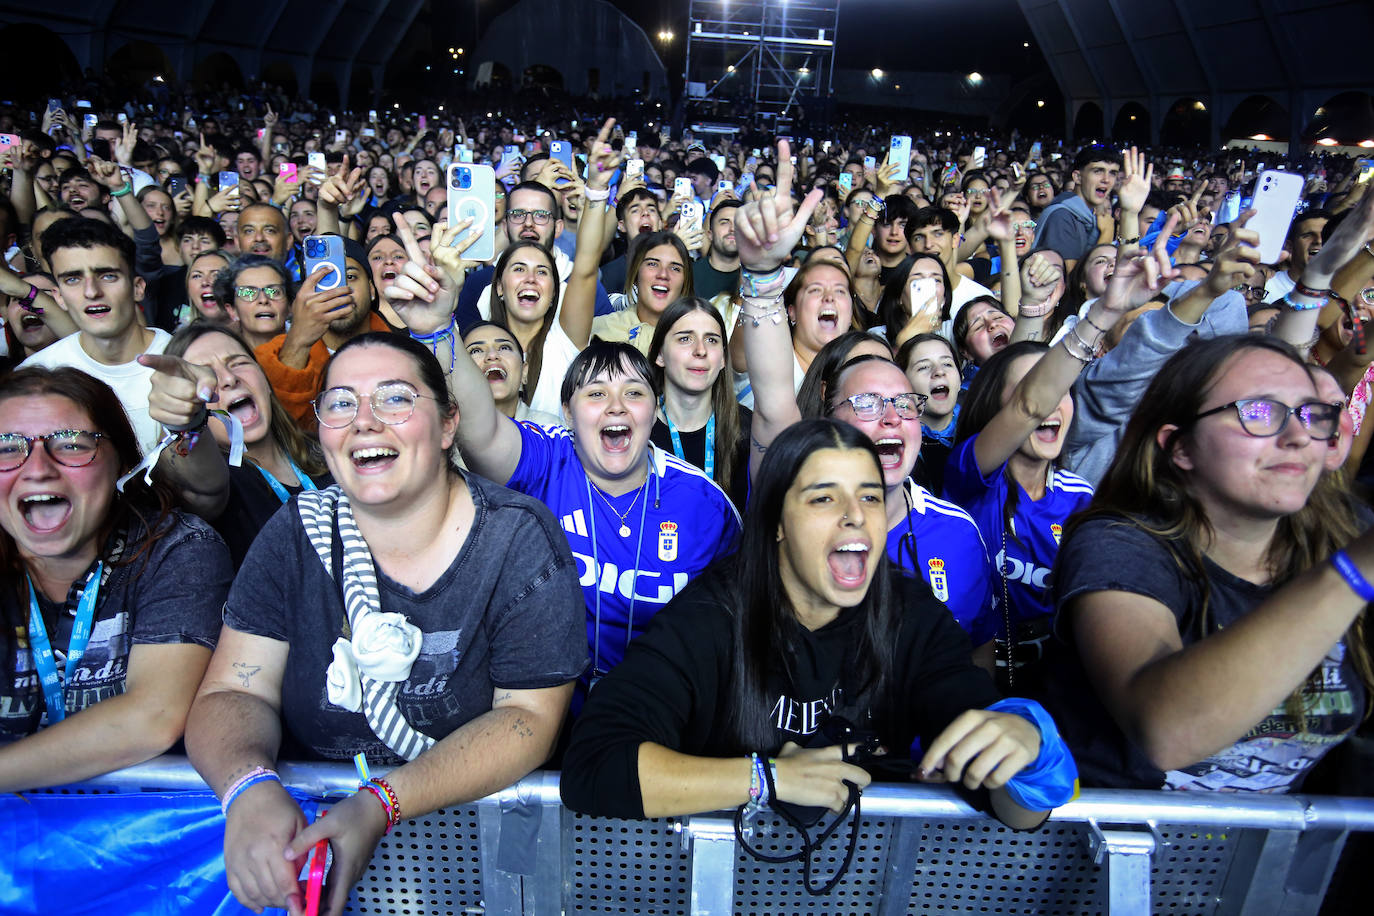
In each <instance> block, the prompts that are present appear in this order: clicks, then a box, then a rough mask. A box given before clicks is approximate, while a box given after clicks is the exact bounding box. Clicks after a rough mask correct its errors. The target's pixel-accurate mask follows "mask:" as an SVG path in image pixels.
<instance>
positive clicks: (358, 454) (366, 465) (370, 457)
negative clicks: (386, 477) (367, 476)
mask: <svg viewBox="0 0 1374 916" xmlns="http://www.w3.org/2000/svg"><path fill="white" fill-rule="evenodd" d="M348 457H349V460H351V461H352V462H353V467H354V468H356V469H357V470H359V471H362V472H363V473H369V472H379V471H385V470H386V469H387V468H389V467H391V465H392V464H394V463H395V461H396V459H397V458H398V457H400V452H398V451H396V450H395V449H394V448H389V447H388V446H385V445H372V446H368V447H366V448H355V449H354V450H353V451H351V452H349V453H348Z"/></svg>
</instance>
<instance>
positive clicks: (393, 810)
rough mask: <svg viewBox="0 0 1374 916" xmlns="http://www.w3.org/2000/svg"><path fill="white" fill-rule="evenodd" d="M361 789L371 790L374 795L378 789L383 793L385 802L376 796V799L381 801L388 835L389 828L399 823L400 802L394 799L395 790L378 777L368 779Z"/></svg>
mask: <svg viewBox="0 0 1374 916" xmlns="http://www.w3.org/2000/svg"><path fill="white" fill-rule="evenodd" d="M363 788H367V789H372V790H373V794H376V790H378V789H380V790H381V791H382V792H383V793H385V795H386V798H385V800H383V799H382V798H381V796H380V795H378V796H377V797H378V800H379V801H382V804H383V806H384V807H385V808H386V815H387V828H386V829H387V832H388V833H390V832H391V828H392V827H395V826H396V825H397V824H399V823H400V822H401V800H400V799H399V798H397V797H396V790H395V789H393V788H391V783H389V782H387V781H386V780H385V779H382V778H381V777H380V776H374V777H372V778H371V779H369V780H368V781H367V785H366V786H364V787H363Z"/></svg>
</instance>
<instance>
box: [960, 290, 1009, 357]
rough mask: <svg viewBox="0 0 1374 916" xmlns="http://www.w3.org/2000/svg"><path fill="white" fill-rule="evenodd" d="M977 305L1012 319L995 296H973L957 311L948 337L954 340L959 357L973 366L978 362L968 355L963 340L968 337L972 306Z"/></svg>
mask: <svg viewBox="0 0 1374 916" xmlns="http://www.w3.org/2000/svg"><path fill="white" fill-rule="evenodd" d="M979 303H983V304H985V305H990V306H992V307H993V308H995V309H996V310H997V311H999V312H1001V313H1002V314H1003V315H1006V316H1007V317H1008V318H1010V317H1012V316H1011V314H1010V313H1009V312H1008V311H1007V310H1006V309H1005V308H1003V307H1002V303H1001V302H999V301H998V300H997V297H996V296H974V297H973V298H972V299H970V300H969V301H968V302H965V303H964V307H963V308H961V309H959V314H957V315H955V316H954V325H953V327H951V328H950V331H949V336H950V337H952V338H954V346H956V347H957V348H958V349H959V354H960V356H963V357H964V359H965V360H966V361H967V362H970V363H973V364H974V365H975V366H976V365H978V361H977V360H975V359H974V358H973V355H972V354H970V353H968V351H967V349H966V348H965V347H964V338H966V337H968V326H969V324H970V323H971V322H972V321H973V306H975V305H977V304H979Z"/></svg>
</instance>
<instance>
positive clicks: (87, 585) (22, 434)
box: [0, 368, 233, 792]
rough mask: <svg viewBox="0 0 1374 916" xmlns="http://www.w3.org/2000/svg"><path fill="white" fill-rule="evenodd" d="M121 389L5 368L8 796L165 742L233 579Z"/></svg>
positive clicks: (1, 491) (0, 607)
mask: <svg viewBox="0 0 1374 916" xmlns="http://www.w3.org/2000/svg"><path fill="white" fill-rule="evenodd" d="M139 458H140V454H139V444H138V440H137V439H136V438H135V436H134V432H133V429H132V428H131V427H130V425H129V421H128V418H127V416H126V414H125V412H124V409H123V407H122V406H121V405H120V402H119V399H118V398H117V397H116V396H115V394H114V392H113V391H112V390H111V389H110V388H109V386H108V385H106V384H105V383H104V382H101V381H98V380H97V379H94V378H92V377H91V376H89V375H87V374H85V373H84V372H81V371H80V370H77V369H71V368H63V369H42V368H29V369H20V370H18V371H17V372H14V373H13V374H11V375H7V376H5V377H4V379H3V380H0V618H3V620H0V792H18V791H22V790H26V789H33V788H38V787H40V786H51V785H62V784H64V783H69V782H77V781H80V780H83V779H88V778H90V777H92V776H96V775H99V774H102V773H107V772H109V771H111V770H116V769H119V768H120V767H126V766H130V765H132V764H135V763H140V762H142V761H144V760H148V759H150V758H152V757H155V756H157V755H158V754H162V753H165V752H166V751H167V750H168V749H170V748H171V747H172V745H173V744H175V743H176V742H177V741H178V740H179V739H180V738H181V733H182V729H183V726H184V725H185V722H186V715H187V712H188V711H189V710H190V708H191V701H192V699H193V698H194V697H195V692H196V686H197V685H198V684H199V683H200V679H201V675H202V674H204V672H205V666H206V664H207V663H208V662H209V660H210V650H211V649H212V648H213V647H214V644H215V634H216V633H217V632H218V630H219V616H220V607H221V606H222V605H223V603H224V596H225V595H226V594H227V593H228V590H229V580H230V578H231V576H232V575H233V573H232V570H231V568H230V563H229V551H228V550H227V549H226V548H225V546H224V542H223V541H221V540H220V538H219V535H217V534H215V533H214V531H212V530H211V529H210V528H209V526H208V525H206V524H205V523H204V522H202V521H201V520H200V519H198V518H195V517H193V516H188V515H182V514H180V513H179V512H174V511H171V510H170V509H169V507H170V505H171V499H170V494H169V493H168V492H167V491H165V490H164V489H163V488H162V487H161V486H160V485H159V486H155V487H154V488H153V489H152V490H151V491H150V490H149V489H147V488H146V487H144V486H143V484H142V481H137V482H135V483H131V484H130V485H129V487H128V488H127V490H126V492H120V491H118V490H117V489H116V488H115V481H116V480H118V479H119V477H120V476H121V475H123V474H125V473H127V472H128V471H129V469H130V468H132V467H133V466H134V465H136V464H138V461H139Z"/></svg>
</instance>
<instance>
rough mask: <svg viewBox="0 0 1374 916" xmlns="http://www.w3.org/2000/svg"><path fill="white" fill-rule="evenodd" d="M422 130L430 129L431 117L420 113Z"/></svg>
mask: <svg viewBox="0 0 1374 916" xmlns="http://www.w3.org/2000/svg"><path fill="white" fill-rule="evenodd" d="M419 123H420V130H429V119H428V118H426V117H425V116H424V115H420V122H419Z"/></svg>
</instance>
